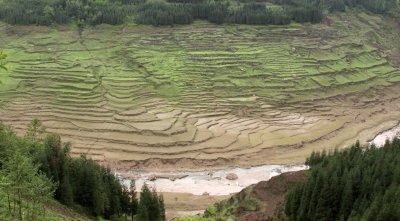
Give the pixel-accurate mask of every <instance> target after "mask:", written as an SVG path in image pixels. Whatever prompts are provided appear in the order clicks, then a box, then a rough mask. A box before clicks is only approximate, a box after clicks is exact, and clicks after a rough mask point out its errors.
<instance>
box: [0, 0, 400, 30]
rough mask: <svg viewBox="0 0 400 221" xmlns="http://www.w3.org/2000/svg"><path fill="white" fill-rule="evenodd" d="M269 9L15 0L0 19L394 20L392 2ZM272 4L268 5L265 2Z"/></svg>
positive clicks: (249, 2)
mask: <svg viewBox="0 0 400 221" xmlns="http://www.w3.org/2000/svg"><path fill="white" fill-rule="evenodd" d="M271 2H272V3H273V4H274V5H275V6H277V7H273V8H269V7H267V3H266V2H265V1H259V0H241V1H235V0H222V1H215V0H201V1H193V0H168V1H164V0H157V1H146V0H103V1H97V0H53V1H49V0H15V1H3V2H0V19H2V20H4V21H6V22H8V23H11V24H38V25H51V24H53V23H58V24H64V23H68V22H75V23H77V24H78V26H80V27H82V26H84V25H85V24H90V25H96V24H101V23H105V24H112V25H116V24H122V23H123V22H124V21H125V20H126V19H127V17H135V18H136V22H138V23H140V24H152V25H172V24H190V23H192V21H193V20H195V19H206V20H208V21H210V22H213V23H217V24H221V23H239V24H277V25H280V24H288V23H290V21H292V20H294V21H297V22H301V23H303V22H312V23H317V22H320V21H321V20H322V17H323V14H322V12H323V10H324V9H327V10H329V11H330V12H334V11H344V10H345V9H346V7H363V8H365V9H366V10H369V11H371V12H374V13H378V14H387V15H398V13H399V3H398V1H396V0H365V1H364V0H363V1H361V0H327V1H320V0H272V1H271ZM268 4H270V2H268Z"/></svg>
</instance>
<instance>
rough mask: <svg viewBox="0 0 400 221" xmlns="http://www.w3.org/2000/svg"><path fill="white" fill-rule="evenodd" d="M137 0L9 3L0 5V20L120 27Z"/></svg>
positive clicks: (22, 0)
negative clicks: (118, 25) (103, 24)
mask: <svg viewBox="0 0 400 221" xmlns="http://www.w3.org/2000/svg"><path fill="white" fill-rule="evenodd" d="M139 3H141V0H109V1H96V0H13V1H3V2H1V4H0V19H1V20H4V21H6V22H8V23H10V24H37V25H51V24H53V23H57V24H65V23H69V22H76V23H77V24H78V25H84V24H91V25H96V24H101V23H106V24H112V25H116V24H121V23H123V22H124V20H125V18H126V16H128V15H129V14H134V12H133V11H134V8H133V7H134V5H135V4H139Z"/></svg>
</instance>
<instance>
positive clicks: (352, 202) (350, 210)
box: [285, 139, 400, 221]
mask: <svg viewBox="0 0 400 221" xmlns="http://www.w3.org/2000/svg"><path fill="white" fill-rule="evenodd" d="M307 164H308V165H309V166H310V167H311V171H310V174H309V178H308V179H307V181H306V182H305V183H302V184H299V185H298V186H296V187H295V188H294V189H293V190H292V191H291V192H290V193H289V194H288V195H287V202H286V208H285V213H286V214H287V216H288V219H289V220H316V221H317V220H318V221H320V220H365V221H392V220H393V221H395V220H400V140H399V139H395V140H393V141H392V142H388V143H386V144H385V146H384V147H382V148H376V147H368V148H367V147H366V148H363V147H360V145H359V144H356V145H354V146H352V147H351V148H349V149H346V150H343V151H335V152H333V153H329V154H327V153H326V152H322V153H313V154H312V155H311V156H310V157H309V158H308V159H307Z"/></svg>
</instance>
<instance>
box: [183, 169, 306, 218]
mask: <svg viewBox="0 0 400 221" xmlns="http://www.w3.org/2000/svg"><path fill="white" fill-rule="evenodd" d="M304 173H305V172H304V171H297V172H288V173H283V174H281V175H279V176H276V177H273V178H271V179H270V180H268V181H261V182H259V183H257V184H255V185H251V186H249V187H247V188H245V189H243V190H242V191H240V192H239V193H237V194H235V195H233V196H232V197H231V198H229V199H228V200H224V201H221V202H219V203H216V204H214V205H211V206H209V207H208V209H207V210H206V211H205V212H204V214H203V215H198V216H194V217H182V218H177V219H175V220H177V221H187V220H205V221H206V220H238V221H256V220H260V221H261V220H268V218H270V217H273V216H274V215H276V214H277V213H279V210H280V209H281V208H282V206H284V205H283V203H284V200H285V194H286V193H287V192H288V190H290V189H291V188H293V186H294V184H296V183H299V182H302V181H304V180H306V176H305V174H304Z"/></svg>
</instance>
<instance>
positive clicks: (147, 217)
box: [137, 184, 166, 221]
mask: <svg viewBox="0 0 400 221" xmlns="http://www.w3.org/2000/svg"><path fill="white" fill-rule="evenodd" d="M137 220H138V221H165V220H166V219H165V208H164V198H163V196H162V195H160V196H158V195H157V193H156V192H155V189H153V191H151V190H150V189H149V187H148V186H147V184H144V185H143V187H142V192H141V193H140V201H139V205H138V215H137Z"/></svg>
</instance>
